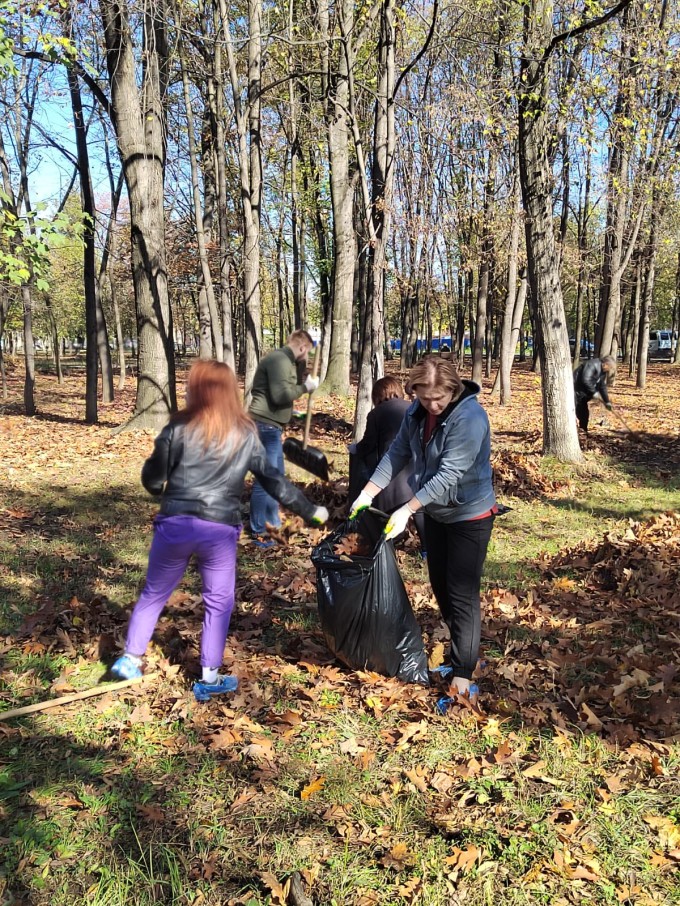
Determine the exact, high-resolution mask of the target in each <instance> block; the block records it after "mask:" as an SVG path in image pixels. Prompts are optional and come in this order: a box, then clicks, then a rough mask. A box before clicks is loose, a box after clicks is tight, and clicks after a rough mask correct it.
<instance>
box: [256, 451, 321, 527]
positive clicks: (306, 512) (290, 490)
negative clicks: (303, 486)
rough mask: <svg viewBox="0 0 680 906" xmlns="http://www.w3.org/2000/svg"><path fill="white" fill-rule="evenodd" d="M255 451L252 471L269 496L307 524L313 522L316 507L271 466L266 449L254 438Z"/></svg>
mask: <svg viewBox="0 0 680 906" xmlns="http://www.w3.org/2000/svg"><path fill="white" fill-rule="evenodd" d="M254 441H255V442H254V444H253V451H252V454H251V457H250V471H251V472H252V473H253V475H254V476H255V477H256V478H257V480H258V481H259V482H260V484H261V485H262V487H263V488H264V489H265V491H266V492H267V493H268V494H271V496H272V497H273V498H274V499H275V500H278V502H279V503H280V504H281V505H282V506H285V507H286V509H288V510H291V511H292V512H293V513H295V514H296V515H298V516H301V517H302V518H303V519H304V520H305V522H311V520H312V517H313V516H314V512H315V510H316V505H315V504H313V503H311V502H310V501H309V500H307V498H306V497H305V495H304V494H303V493H302V491H300V490H299V489H298V488H296V487H295V485H294V484H291V482H290V481H288V479H287V478H286V477H285V475H283V474H282V473H281V472H279V471H277V470H276V469H275V468H274V467H273V466H271V465H269V463H268V462H267V458H266V456H265V452H264V447H263V446H262V444H261V443H260V441H259V439H257V438H254Z"/></svg>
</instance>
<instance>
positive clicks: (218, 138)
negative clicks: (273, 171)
mask: <svg viewBox="0 0 680 906" xmlns="http://www.w3.org/2000/svg"><path fill="white" fill-rule="evenodd" d="M213 18H214V23H215V38H216V39H215V45H214V53H213V72H212V78H209V79H208V103H209V104H210V108H211V110H212V112H213V120H214V124H215V149H214V153H215V164H216V166H215V169H216V171H217V222H218V227H219V236H220V282H219V286H220V305H219V308H220V310H221V311H222V361H223V362H226V363H227V365H229V367H230V368H232V369H233V370H236V351H235V349H234V337H233V330H232V319H233V310H232V298H231V284H230V281H229V270H230V258H229V223H228V217H227V162H226V138H225V134H224V123H225V121H226V110H225V95H224V71H223V65H222V46H223V43H224V28H225V26H226V23H225V22H224V20H223V19H222V17H221V15H220V11H219V9H218V4H217V3H215V4H214V17H213Z"/></svg>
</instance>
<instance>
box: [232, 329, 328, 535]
mask: <svg viewBox="0 0 680 906" xmlns="http://www.w3.org/2000/svg"><path fill="white" fill-rule="evenodd" d="M313 348H314V341H313V340H312V338H311V336H310V335H309V334H308V333H307V331H306V330H295V331H293V333H292V334H291V335H290V336H289V337H288V341H287V342H286V345H285V346H282V347H281V348H280V349H275V350H274V351H273V352H270V353H269V354H268V355H266V356H265V357H264V358H263V359H262V360H261V361H260V363H259V364H258V366H257V370H256V371H255V375H254V377H253V386H252V390H251V402H250V409H249V410H248V411H249V413H250V415H251V416H252V418H253V419H254V420H255V424H256V425H257V431H258V434H259V435H260V440H261V441H262V446H263V447H264V450H265V453H266V455H267V462H268V463H269V464H270V465H272V466H273V467H274V468H275V469H277V470H278V471H279V472H283V471H284V462H283V444H282V441H281V435H282V433H283V429H284V428H285V426H286V425H287V424H288V422H289V421H290V418H291V416H292V414H293V402H294V401H295V400H296V399H298V397H300V396H302V395H303V393H312V391H314V390H316V388H317V387H318V386H319V381H318V379H317V378H313V377H311V375H308V376H307V377H306V378H304V379H302V375H303V373H304V371H305V370H306V367H307V356H308V355H309V353H310V351H311V350H312V349H313ZM267 524H269V525H272V526H279V525H280V524H281V517H280V516H279V505H278V503H277V501H276V500H275V499H274V498H273V497H271V496H270V495H269V494H268V493H267V492H266V491H265V489H264V488H263V487H262V485H261V484H260V483H259V482H258V481H255V483H254V484H253V493H252V496H251V498H250V531H251V534H252V536H253V543H254V544H256V545H257V546H258V547H261V548H264V549H267V548H270V547H273V545H274V544H275V542H274V540H273V539H272V538H269V537H268V536H267Z"/></svg>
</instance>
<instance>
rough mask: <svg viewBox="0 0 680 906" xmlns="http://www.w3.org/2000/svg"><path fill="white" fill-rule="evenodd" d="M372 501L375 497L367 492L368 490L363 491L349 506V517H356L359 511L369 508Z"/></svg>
mask: <svg viewBox="0 0 680 906" xmlns="http://www.w3.org/2000/svg"><path fill="white" fill-rule="evenodd" d="M372 503H373V498H372V497H371V495H370V494H367V493H366V491H362V492H361V494H359V496H358V497H357V499H356V500H355V501H354V503H353V504H352V506H351V507H350V508H349V518H350V519H356V518H357V516H358V515H359V513H360V512H361V511H362V510H367V509H368V508H369V506H370V505H371V504H372Z"/></svg>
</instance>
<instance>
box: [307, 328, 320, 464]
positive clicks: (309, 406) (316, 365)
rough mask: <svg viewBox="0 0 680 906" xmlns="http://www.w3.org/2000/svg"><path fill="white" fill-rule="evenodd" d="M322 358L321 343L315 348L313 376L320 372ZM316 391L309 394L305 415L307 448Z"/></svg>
mask: <svg viewBox="0 0 680 906" xmlns="http://www.w3.org/2000/svg"><path fill="white" fill-rule="evenodd" d="M320 359H321V343H320V342H319V343H318V344H317V347H316V349H315V350H314V361H313V362H312V377H313V378H315V377H316V376H317V375H318V373H319V361H320ZM313 394H314V391H312V392H311V393H310V394H309V399H308V400H307V415H306V416H305V433H304V434H303V435H302V449H303V450H306V449H307V444H308V443H309V429H310V428H311V426H312V396H313Z"/></svg>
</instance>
